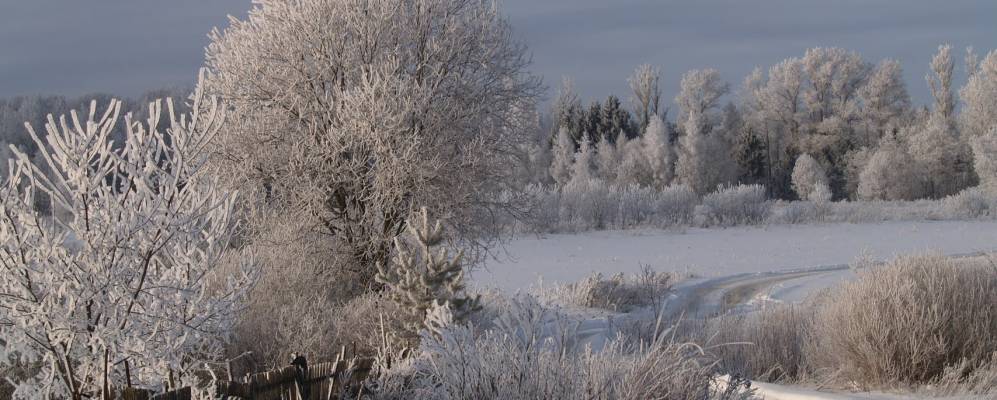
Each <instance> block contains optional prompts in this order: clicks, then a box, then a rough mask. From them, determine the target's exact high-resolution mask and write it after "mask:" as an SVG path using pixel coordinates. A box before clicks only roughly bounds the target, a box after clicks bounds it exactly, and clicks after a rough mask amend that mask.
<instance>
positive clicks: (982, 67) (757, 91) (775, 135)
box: [524, 45, 997, 200]
mask: <svg viewBox="0 0 997 400" xmlns="http://www.w3.org/2000/svg"><path fill="white" fill-rule="evenodd" d="M930 67H931V72H930V73H929V74H928V75H927V77H926V79H927V81H928V84H929V86H930V88H931V94H932V100H933V101H932V104H931V106H930V107H914V106H913V105H912V104H911V101H910V97H909V95H908V93H907V88H906V84H905V82H904V81H903V79H902V75H903V73H902V69H901V66H900V63H898V62H897V61H894V60H884V61H882V62H880V63H879V64H876V65H873V64H871V63H869V62H867V61H865V60H863V59H862V58H861V57H860V56H859V55H858V54H856V53H854V52H849V51H846V50H843V49H839V48H813V49H810V50H808V51H807V52H806V54H804V56H803V57H801V58H790V59H787V60H784V61H782V62H780V63H778V64H776V65H774V66H772V67H770V68H769V70H768V71H767V72H765V71H763V70H762V69H756V70H755V71H754V72H753V73H752V74H751V75H749V76H748V77H747V78H745V80H744V83H743V84H742V86H741V88H740V90H738V91H737V92H736V93H732V90H731V87H730V85H729V84H728V83H726V82H724V81H723V79H722V78H721V76H720V74H719V73H718V72H717V71H716V70H713V69H706V70H694V71H690V72H688V73H686V74H685V75H684V76H683V78H682V82H681V85H680V91H679V93H678V95H677V96H676V97H675V99H674V103H675V106H676V109H677V113H676V115H675V119H674V123H673V122H669V121H668V118H667V114H668V110H667V109H664V108H662V106H661V104H660V98H661V91H660V89H659V87H658V80H659V73H658V70H656V69H654V68H652V67H650V66H641V67H639V68H638V69H637V70H636V71H635V72H634V75H633V76H632V77H631V78H630V79H629V83H630V86H631V89H632V90H633V94H632V104H631V109H630V110H629V111H628V110H622V112H621V111H620V110H621V109H620V108H619V107H615V108H614V107H612V106H607V105H611V104H616V103H618V101H616V100H615V97H612V96H611V97H610V98H609V99H608V100H607V101H606V103H604V104H603V105H601V106H600V105H599V104H594V105H593V106H592V107H590V108H589V109H585V108H583V107H581V105H580V101H579V99H578V96H577V94H575V92H574V90H573V88H572V86H571V84H570V82H569V81H566V82H565V84H564V85H562V88H561V90H560V91H559V93H558V95H557V97H556V98H555V101H554V103H553V106H552V110H551V113H550V124H549V125H550V126H551V129H549V133H548V137H547V138H546V139H541V140H538V141H537V143H536V144H535V145H534V146H533V148H531V149H529V152H528V153H529V154H528V156H526V157H524V160H527V162H526V163H525V164H527V165H526V168H525V171H526V178H525V179H526V180H527V181H529V182H532V183H543V184H558V185H566V184H568V183H570V182H571V181H572V180H585V179H593V178H596V179H600V180H603V181H604V182H606V183H608V184H613V185H631V184H638V185H641V186H647V187H655V188H663V187H666V186H669V185H672V184H684V185H687V186H689V187H691V188H692V189H693V190H695V191H696V192H697V193H700V194H703V193H707V192H710V191H712V190H713V189H715V188H716V187H717V186H719V185H723V184H731V183H752V184H754V183H757V184H763V185H764V186H766V187H767V188H768V191H769V195H770V196H771V197H774V198H786V199H790V198H804V199H805V198H809V197H810V196H811V195H812V194H813V193H812V191H813V190H814V188H816V187H817V186H821V191H823V192H826V191H829V192H830V194H831V195H832V196H833V198H835V199H865V200H874V199H881V200H912V199H918V198H940V197H945V196H948V195H951V194H954V193H957V192H959V191H960V190H962V189H965V188H967V187H971V186H974V185H976V184H977V183H979V184H982V185H984V186H990V187H992V186H993V181H994V180H995V174H997V170H995V169H994V162H993V158H994V153H995V151H994V150H995V147H997V144H995V141H997V133H995V131H994V129H995V128H994V127H995V125H997V107H995V105H994V99H995V98H997V52H990V53H989V54H987V55H986V57H984V58H983V59H982V61H981V60H980V59H979V57H978V55H977V54H976V53H975V52H973V51H972V49H968V50H967V52H966V57H965V69H966V75H967V77H968V78H967V81H966V83H965V84H964V85H963V86H962V88H961V89H958V90H957V88H956V87H955V83H954V70H955V62H954V60H953V55H952V48H951V47H950V46H947V45H946V46H940V47H939V50H938V53H937V54H936V55H935V56H934V57H933V59H932V60H931V63H930ZM729 95H735V96H729ZM727 97H733V99H732V100H731V101H728V102H726V103H723V102H722V101H723V100H724V99H725V98H727ZM621 114H624V115H625V116H623V117H621V116H620V115H621ZM618 121H625V122H618ZM609 129H618V130H617V131H615V133H614V131H610V130H609ZM794 170H797V171H796V172H794ZM794 175H795V177H794ZM804 176H806V177H807V178H803V177H804ZM797 178H799V179H802V180H804V181H812V182H818V183H820V184H819V185H817V184H816V183H811V184H809V185H808V184H806V183H803V184H800V185H798V184H796V180H797ZM824 186H826V187H824ZM801 190H805V192H802V193H801Z"/></svg>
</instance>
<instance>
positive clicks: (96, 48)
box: [0, 0, 997, 103]
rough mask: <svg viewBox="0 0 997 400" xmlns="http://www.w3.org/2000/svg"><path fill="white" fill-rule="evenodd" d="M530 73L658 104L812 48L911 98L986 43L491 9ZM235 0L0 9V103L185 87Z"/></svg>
mask: <svg viewBox="0 0 997 400" xmlns="http://www.w3.org/2000/svg"><path fill="white" fill-rule="evenodd" d="M503 3H504V6H505V10H506V12H507V13H508V14H509V16H510V20H511V22H512V23H513V25H514V27H515V28H516V32H517V35H518V36H519V37H521V38H522V39H523V40H524V41H525V42H526V43H527V44H529V45H530V47H531V50H532V52H533V55H534V70H535V71H536V72H537V73H538V74H540V75H542V76H543V77H544V78H545V81H546V82H547V83H548V84H549V85H550V86H556V85H557V83H558V82H559V81H560V77H561V76H562V75H567V76H571V77H573V78H574V79H575V81H576V86H577V87H578V89H579V90H580V92H581V93H582V94H583V95H584V96H586V97H588V98H596V97H602V96H605V95H606V94H608V93H616V94H618V95H621V96H625V95H626V83H625V79H626V77H627V76H628V75H629V73H630V71H631V70H632V69H633V68H634V67H635V66H636V65H637V64H640V63H644V62H649V63H652V64H656V65H658V66H660V67H661V68H662V70H663V75H664V76H663V83H664V89H665V91H666V93H665V94H666V96H668V97H670V96H673V95H674V93H675V91H676V89H677V86H678V81H679V79H680V77H681V74H682V73H683V72H684V71H686V70H689V69H693V68H704V67H715V68H717V69H719V70H720V71H721V73H722V74H723V75H724V76H725V77H726V78H727V79H728V80H730V81H731V83H732V84H734V85H735V86H737V84H739V83H740V81H741V79H742V78H743V76H744V75H746V74H747V73H748V72H750V71H751V69H753V68H754V67H755V66H763V67H764V66H768V65H771V64H773V63H775V62H777V61H779V60H781V59H783V58H786V57H790V56H798V55H801V54H802V53H803V52H804V51H805V49H806V48H808V47H813V46H840V47H845V48H849V49H853V50H856V51H858V52H859V53H861V54H862V55H863V56H865V57H866V58H867V59H869V60H871V61H878V60H880V59H883V58H895V59H898V60H900V61H901V62H902V63H903V65H904V69H905V74H906V77H907V80H908V85H909V88H910V90H911V93H912V94H913V95H914V98H915V100H916V101H917V102H919V103H925V102H926V101H927V96H928V91H927V89H926V87H925V84H924V78H923V77H924V74H925V73H926V72H927V63H928V60H929V59H930V57H931V54H932V53H933V52H934V50H935V48H936V47H937V45H938V44H941V43H951V44H953V45H954V46H956V47H957V48H962V47H964V46H967V45H973V46H975V47H976V48H977V49H978V50H979V51H980V52H985V51H986V50H987V49H992V48H997V24H994V23H993V21H994V18H995V17H997V2H993V1H989V0H954V1H945V2H941V1H934V0H905V1H901V0H834V1H832V0H824V1H812V0H687V1H666V0H615V1H610V0H598V1H597V0H505V1H504V2H503ZM249 7H250V4H249V1H247V0H172V1H161V0H159V1H156V0H90V1H64V0H63V1H59V0H31V1H23V0H0V96H9V95H15V94H28V93H63V94H67V95H75V94H81V93H85V92H93V91H107V92H113V93H120V94H126V95H133V94H136V93H138V92H141V91H143V90H145V89H147V88H152V87H159V86H171V85H177V84H189V83H190V82H191V81H192V79H193V77H194V75H195V73H196V69H197V67H198V66H199V65H200V64H201V61H202V58H203V47H204V46H205V45H206V44H207V33H208V31H209V30H210V28H211V27H212V26H224V24H226V22H227V21H226V15H227V14H236V15H244V14H245V11H246V10H247V9H248V8H249Z"/></svg>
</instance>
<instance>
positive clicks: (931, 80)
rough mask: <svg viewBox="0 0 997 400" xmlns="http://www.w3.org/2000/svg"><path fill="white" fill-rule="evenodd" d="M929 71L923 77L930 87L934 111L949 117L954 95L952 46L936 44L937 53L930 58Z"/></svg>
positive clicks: (952, 110) (953, 103) (951, 112)
mask: <svg viewBox="0 0 997 400" xmlns="http://www.w3.org/2000/svg"><path fill="white" fill-rule="evenodd" d="M929 66H930V67H931V73H929V74H928V75H926V76H925V77H924V79H925V80H927V81H928V86H929V87H930V88H931V97H932V99H934V108H933V110H934V112H936V113H938V114H940V115H941V116H942V117H944V118H951V117H952V114H953V113H954V112H955V95H954V92H953V88H952V76H953V71H954V69H955V63H954V62H953V61H952V46H949V45H947V44H946V45H941V46H938V53H935V56H934V57H932V58H931V64H930V65H929Z"/></svg>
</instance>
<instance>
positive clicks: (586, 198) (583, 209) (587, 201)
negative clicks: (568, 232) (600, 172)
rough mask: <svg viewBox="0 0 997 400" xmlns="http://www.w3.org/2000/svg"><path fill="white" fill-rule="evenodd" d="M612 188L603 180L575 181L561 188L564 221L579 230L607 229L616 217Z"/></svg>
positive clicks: (615, 203) (615, 204)
mask: <svg viewBox="0 0 997 400" xmlns="http://www.w3.org/2000/svg"><path fill="white" fill-rule="evenodd" d="M611 190H612V189H611V188H610V187H609V186H608V185H606V182H604V181H603V180H601V179H574V178H572V180H571V182H568V184H567V185H565V186H564V187H563V188H561V196H562V197H561V198H562V204H563V212H562V213H561V218H562V221H564V222H567V223H568V224H570V225H571V226H574V227H576V229H579V230H587V229H605V228H606V227H607V226H610V225H612V219H613V218H614V217H615V216H616V210H615V207H616V206H617V204H618V202H616V201H614V199H613V198H612V197H614V196H613V194H612V193H611Z"/></svg>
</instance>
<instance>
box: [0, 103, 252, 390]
mask: <svg viewBox="0 0 997 400" xmlns="http://www.w3.org/2000/svg"><path fill="white" fill-rule="evenodd" d="M162 106H163V102H161V101H156V102H153V103H152V104H150V105H149V110H150V112H149V119H148V120H147V121H145V123H144V124H143V123H141V122H138V121H133V120H132V117H131V115H130V114H129V115H126V116H125V117H124V124H125V132H126V133H125V135H124V143H120V144H118V145H116V144H115V143H113V142H112V140H111V138H110V137H109V134H110V133H111V132H112V131H113V129H114V127H115V124H117V123H118V122H119V117H120V116H119V111H120V109H121V103H120V102H118V101H111V103H110V104H109V106H108V107H107V109H106V110H104V111H102V112H98V109H97V104H96V102H92V103H91V104H90V109H89V110H88V111H87V112H85V113H84V115H83V116H82V118H81V115H80V114H78V113H77V112H75V111H73V112H72V113H71V114H70V115H69V116H62V117H61V118H59V119H58V120H56V119H55V118H53V117H52V116H51V115H50V116H49V118H48V123H47V124H46V126H45V128H46V131H47V135H46V136H44V137H42V136H39V135H37V134H36V133H35V131H34V129H33V128H32V127H31V126H30V125H29V126H28V131H29V132H30V134H31V136H32V138H33V139H34V140H35V142H36V143H37V144H38V147H39V149H40V150H39V151H41V153H42V155H43V157H42V158H41V160H43V161H42V162H43V163H44V164H45V166H46V167H47V170H48V171H49V174H47V175H46V174H43V173H42V168H41V165H39V164H37V163H33V162H31V161H30V160H29V159H28V157H27V155H25V154H24V153H21V152H20V151H19V150H16V149H15V150H13V151H14V153H15V155H16V157H17V159H16V160H13V161H12V163H13V164H12V167H13V168H12V169H11V175H10V177H9V180H8V181H7V182H6V183H5V184H4V186H3V187H2V188H0V201H2V214H3V215H4V218H3V219H2V220H0V258H2V259H3V262H2V264H3V268H0V337H2V338H3V342H4V345H3V346H2V347H0V363H3V364H8V363H10V362H11V361H12V360H17V361H18V362H20V363H22V364H27V365H37V366H39V368H37V369H31V370H30V371H32V372H33V374H32V375H31V376H30V377H28V378H27V379H25V380H22V381H20V382H17V383H18V385H19V386H18V388H17V391H16V393H15V394H14V397H15V398H23V399H36V398H43V397H49V396H52V397H56V398H70V397H72V398H83V397H96V396H98V395H100V393H101V390H102V385H103V384H104V376H105V374H106V376H108V378H109V380H110V382H107V383H108V384H109V385H113V386H122V385H123V381H124V363H125V362H127V363H128V364H127V365H128V366H129V368H130V372H131V378H132V381H133V383H134V384H137V385H140V386H151V387H159V386H160V385H162V383H163V382H164V380H166V379H167V377H168V376H169V377H170V381H171V382H173V381H175V382H176V384H177V385H190V384H195V383H197V377H196V376H195V371H196V370H197V369H199V368H202V367H203V366H204V362H205V361H214V360H217V359H218V358H219V357H220V356H221V355H222V351H223V344H224V342H225V341H224V339H225V338H226V337H227V334H228V333H229V331H230V329H231V327H232V324H233V321H234V317H235V311H236V309H237V305H238V302H239V301H241V299H242V298H243V295H244V294H245V293H246V290H247V288H248V287H249V284H250V283H251V281H252V279H253V275H254V274H253V273H252V270H251V269H250V268H249V266H248V264H246V263H244V262H236V264H238V268H235V269H234V270H229V271H227V272H229V273H230V274H226V275H224V276H222V275H220V274H218V270H217V267H218V266H219V265H221V264H222V262H223V259H224V258H225V257H226V254H231V253H227V250H228V248H229V244H230V242H229V239H230V238H231V236H232V233H233V232H234V228H235V223H234V220H233V214H232V209H233V204H234V197H233V196H232V195H231V194H228V193H224V192H221V191H219V190H217V189H216V188H217V186H216V185H215V183H216V182H215V181H214V180H212V179H209V178H207V177H206V176H205V175H204V174H203V169H202V166H203V164H204V162H205V155H206V146H207V145H208V143H209V141H210V140H211V139H212V137H213V136H214V135H215V134H216V133H217V132H218V130H219V128H220V122H221V121H222V119H223V116H222V115H221V110H222V107H220V106H219V105H218V104H217V102H215V101H214V100H213V99H207V98H205V97H203V96H202V95H201V92H200V91H198V92H196V93H195V94H194V96H193V97H192V110H193V111H192V114H189V115H176V114H175V113H174V109H173V103H172V101H170V100H167V101H166V107H167V118H166V121H168V126H166V127H165V129H163V128H161V127H159V126H157V124H158V123H159V121H160V116H161V113H162V111H163V110H162ZM41 193H45V194H47V195H48V197H49V199H50V200H51V202H52V206H53V207H52V209H53V210H54V211H56V212H55V213H54V215H53V216H52V217H43V216H41V215H39V213H37V212H36V211H35V209H34V207H33V200H34V198H35V197H36V196H38V195H39V194H41Z"/></svg>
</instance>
